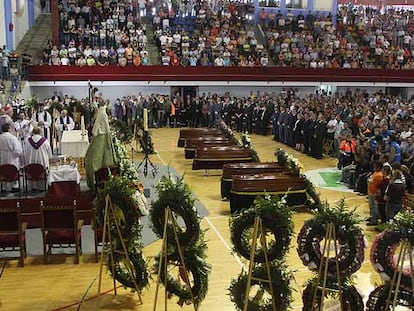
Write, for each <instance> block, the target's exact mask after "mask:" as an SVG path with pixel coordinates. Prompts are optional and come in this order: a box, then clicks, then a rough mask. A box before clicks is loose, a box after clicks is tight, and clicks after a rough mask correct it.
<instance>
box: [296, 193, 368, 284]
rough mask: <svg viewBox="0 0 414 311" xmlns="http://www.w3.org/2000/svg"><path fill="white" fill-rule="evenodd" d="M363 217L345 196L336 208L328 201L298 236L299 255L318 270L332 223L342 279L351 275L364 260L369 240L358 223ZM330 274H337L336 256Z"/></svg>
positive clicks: (332, 261) (331, 260) (311, 267)
mask: <svg viewBox="0 0 414 311" xmlns="http://www.w3.org/2000/svg"><path fill="white" fill-rule="evenodd" d="M360 222H361V219H360V218H359V217H358V216H357V215H356V213H355V209H354V210H347V209H346V205H345V201H344V200H343V199H342V200H341V201H340V202H339V203H338V204H337V205H336V206H335V207H330V206H329V205H328V204H327V203H324V204H323V205H322V206H321V207H320V208H319V210H318V212H317V214H316V215H315V217H313V218H312V219H310V220H308V221H306V222H305V223H304V225H303V226H302V228H301V230H300V232H299V234H298V237H297V242H298V248H297V251H298V254H299V257H300V258H301V260H302V263H303V264H304V265H305V266H307V267H308V268H309V269H310V270H312V271H315V272H317V271H318V270H319V266H320V264H321V258H322V252H321V242H322V240H323V239H324V238H325V236H326V233H327V227H328V225H329V224H330V223H332V224H333V225H334V228H335V234H336V241H333V243H338V244H337V245H338V257H337V259H338V264H339V270H340V276H341V282H342V281H343V282H345V281H346V279H347V278H349V277H351V275H352V274H353V273H355V272H356V271H357V270H358V269H359V268H360V267H361V264H362V262H363V261H364V248H365V241H364V235H363V233H362V230H361V229H360V227H359V226H358V224H359V223H360ZM328 277H329V278H334V279H335V277H336V261H335V258H334V257H331V258H329V259H328Z"/></svg>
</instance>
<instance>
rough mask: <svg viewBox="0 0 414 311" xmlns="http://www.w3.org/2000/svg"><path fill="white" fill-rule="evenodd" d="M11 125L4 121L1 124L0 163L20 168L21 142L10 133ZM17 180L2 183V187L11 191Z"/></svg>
mask: <svg viewBox="0 0 414 311" xmlns="http://www.w3.org/2000/svg"><path fill="white" fill-rule="evenodd" d="M11 126H12V125H10V124H9V123H4V124H3V125H2V126H1V134H0V165H3V164H12V165H14V166H16V167H17V169H20V167H21V157H22V144H21V143H20V141H19V140H18V139H17V137H16V136H14V135H13V134H11ZM16 187H17V182H15V183H4V184H3V189H4V190H6V191H10V190H12V191H13V188H14V189H16Z"/></svg>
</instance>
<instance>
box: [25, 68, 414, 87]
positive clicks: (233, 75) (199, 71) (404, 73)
mask: <svg viewBox="0 0 414 311" xmlns="http://www.w3.org/2000/svg"><path fill="white" fill-rule="evenodd" d="M88 80H91V81H269V82H270V81H272V82H273V81H281V82H295V81H298V82H374V83H414V70H387V69H311V68H287V67H253V68H250V67H203V66H197V67H181V66H177V67H176V66H139V67H135V66H131V67H118V66H104V67H99V66H94V67H87V66H85V67H77V66H30V67H29V81H88Z"/></svg>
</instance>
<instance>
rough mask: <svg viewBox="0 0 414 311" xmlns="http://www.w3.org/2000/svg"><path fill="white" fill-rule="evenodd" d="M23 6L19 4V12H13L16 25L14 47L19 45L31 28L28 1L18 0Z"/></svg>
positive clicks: (13, 20) (13, 21)
mask: <svg viewBox="0 0 414 311" xmlns="http://www.w3.org/2000/svg"><path fill="white" fill-rule="evenodd" d="M16 2H17V3H18V4H19V3H21V6H20V7H19V6H17V13H15V12H13V13H12V23H13V25H14V30H13V42H14V48H16V47H17V45H18V44H19V42H20V40H21V39H22V38H23V37H24V35H25V33H26V32H27V31H28V30H29V14H28V10H27V3H26V1H22V0H20V1H16Z"/></svg>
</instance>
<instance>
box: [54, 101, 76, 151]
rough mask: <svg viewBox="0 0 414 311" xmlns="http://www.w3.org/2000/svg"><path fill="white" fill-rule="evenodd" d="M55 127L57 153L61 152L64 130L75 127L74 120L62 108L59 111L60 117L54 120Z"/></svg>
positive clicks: (70, 129)
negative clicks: (57, 143) (57, 144)
mask: <svg viewBox="0 0 414 311" xmlns="http://www.w3.org/2000/svg"><path fill="white" fill-rule="evenodd" d="M55 128H56V131H57V135H58V136H57V139H58V142H59V153H61V152H62V135H63V132H64V131H72V130H73V129H74V128H75V122H74V121H73V119H72V117H71V116H70V115H68V111H67V110H66V109H63V110H62V111H61V112H60V117H58V118H57V119H56V121H55Z"/></svg>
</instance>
